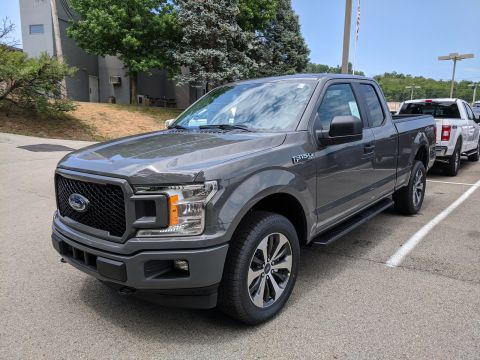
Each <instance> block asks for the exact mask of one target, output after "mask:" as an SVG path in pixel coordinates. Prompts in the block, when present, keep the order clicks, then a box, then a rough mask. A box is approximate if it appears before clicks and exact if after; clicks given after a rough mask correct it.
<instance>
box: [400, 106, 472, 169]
mask: <svg viewBox="0 0 480 360" xmlns="http://www.w3.org/2000/svg"><path fill="white" fill-rule="evenodd" d="M398 114H425V115H432V116H433V117H434V118H435V120H436V122H437V145H436V148H435V149H436V154H437V160H436V161H438V162H441V163H444V164H446V171H447V173H448V175H450V176H455V175H457V173H458V168H459V166H460V155H465V156H468V159H469V160H471V161H478V159H479V157H480V152H479V151H480V148H479V135H480V127H479V125H478V122H479V120H478V117H477V116H476V115H475V114H474V113H473V111H472V109H471V107H470V105H469V104H468V103H467V102H466V101H464V100H461V99H429V100H410V101H405V102H404V103H402V105H401V107H400V110H399V111H398Z"/></svg>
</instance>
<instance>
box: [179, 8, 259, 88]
mask: <svg viewBox="0 0 480 360" xmlns="http://www.w3.org/2000/svg"><path fill="white" fill-rule="evenodd" d="M177 5H178V26H179V28H181V29H182V32H183V36H182V40H181V41H180V43H179V45H178V46H177V47H176V51H175V59H176V61H177V63H178V65H179V66H181V67H184V68H187V69H188V71H187V72H185V71H184V72H182V74H179V75H177V76H176V79H177V80H178V81H179V83H189V84H193V85H200V84H207V85H206V86H207V89H209V88H211V87H213V86H216V85H220V84H222V83H225V82H228V81H233V80H237V79H241V78H243V77H244V76H245V75H246V74H247V72H248V71H249V68H250V67H251V66H253V62H252V61H251V59H250V58H249V57H248V56H247V50H248V45H249V36H248V33H247V32H244V31H242V29H241V28H240V26H239V25H238V23H237V16H238V15H239V8H238V1H235V0H216V1H198V0H178V1H177Z"/></svg>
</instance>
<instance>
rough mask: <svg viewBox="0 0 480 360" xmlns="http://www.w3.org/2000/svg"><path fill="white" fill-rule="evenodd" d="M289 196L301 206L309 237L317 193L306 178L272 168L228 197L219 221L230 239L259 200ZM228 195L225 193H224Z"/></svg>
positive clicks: (250, 179) (250, 180)
mask: <svg viewBox="0 0 480 360" xmlns="http://www.w3.org/2000/svg"><path fill="white" fill-rule="evenodd" d="M278 193H283V194H289V195H291V196H293V197H294V198H295V199H297V200H298V202H299V203H300V204H301V206H302V208H303V211H304V213H305V215H306V223H307V230H308V234H311V232H312V229H313V226H314V224H315V221H316V219H315V216H316V215H315V214H314V211H313V209H315V201H316V198H315V194H313V193H312V192H311V191H310V189H309V187H308V186H307V184H306V183H305V181H304V179H303V178H302V177H300V176H298V175H296V174H294V173H292V172H290V171H287V170H284V169H270V170H265V171H261V172H258V173H255V174H253V175H251V176H250V177H248V178H246V179H245V180H243V181H242V182H241V183H240V184H238V185H236V186H234V190H233V191H232V192H231V193H230V194H229V195H228V197H227V198H226V201H225V202H224V203H223V205H222V206H221V207H220V209H219V211H218V218H219V220H220V221H221V222H222V223H223V224H225V225H226V224H229V226H227V238H231V237H232V235H233V232H234V231H235V229H236V228H237V226H238V224H239V223H240V221H241V220H242V219H243V217H244V216H245V215H246V213H247V212H248V211H249V210H250V209H251V208H252V207H253V206H254V205H255V204H256V203H258V202H259V201H260V200H262V199H264V198H265V197H267V196H269V195H272V194H278ZM224 195H225V194H224Z"/></svg>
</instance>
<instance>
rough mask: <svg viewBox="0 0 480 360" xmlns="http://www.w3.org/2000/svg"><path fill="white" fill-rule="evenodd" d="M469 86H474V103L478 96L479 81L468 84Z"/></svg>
mask: <svg viewBox="0 0 480 360" xmlns="http://www.w3.org/2000/svg"><path fill="white" fill-rule="evenodd" d="M468 86H469V87H471V88H473V100H472V105H473V104H474V103H475V100H476V98H477V86H478V82H477V83H473V84H470V85H468Z"/></svg>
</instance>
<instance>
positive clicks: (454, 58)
mask: <svg viewBox="0 0 480 360" xmlns="http://www.w3.org/2000/svg"><path fill="white" fill-rule="evenodd" d="M474 57H475V55H473V54H459V53H450V54H448V55H445V56H439V57H438V60H452V61H453V72H452V83H451V85H450V98H453V88H454V86H455V69H456V68H457V61H461V60H463V59H472V58H474Z"/></svg>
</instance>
